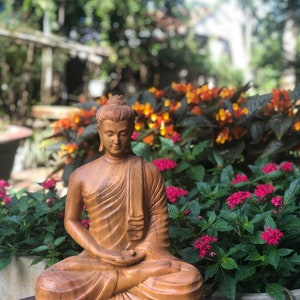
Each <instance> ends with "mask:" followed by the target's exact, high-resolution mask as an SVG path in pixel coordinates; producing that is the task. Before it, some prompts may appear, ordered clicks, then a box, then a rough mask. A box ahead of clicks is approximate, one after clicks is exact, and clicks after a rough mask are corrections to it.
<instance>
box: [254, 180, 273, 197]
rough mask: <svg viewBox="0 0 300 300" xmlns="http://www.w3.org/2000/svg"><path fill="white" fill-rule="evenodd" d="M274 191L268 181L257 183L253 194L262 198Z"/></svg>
mask: <svg viewBox="0 0 300 300" xmlns="http://www.w3.org/2000/svg"><path fill="white" fill-rule="evenodd" d="M274 191H275V188H274V186H273V185H272V184H270V183H265V184H259V185H257V187H256V188H255V190H254V195H255V196H256V197H258V198H264V197H266V196H267V195H269V194H271V193H273V192H274Z"/></svg>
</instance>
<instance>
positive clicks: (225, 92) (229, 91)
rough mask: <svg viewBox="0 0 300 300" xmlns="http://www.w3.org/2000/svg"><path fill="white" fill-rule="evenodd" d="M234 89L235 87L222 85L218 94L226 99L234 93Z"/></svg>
mask: <svg viewBox="0 0 300 300" xmlns="http://www.w3.org/2000/svg"><path fill="white" fill-rule="evenodd" d="M235 91H236V89H235V88H229V87H224V88H223V89H222V90H221V92H220V96H221V97H222V98H223V99H228V98H230V97H231V96H232V95H233V94H234V93H235Z"/></svg>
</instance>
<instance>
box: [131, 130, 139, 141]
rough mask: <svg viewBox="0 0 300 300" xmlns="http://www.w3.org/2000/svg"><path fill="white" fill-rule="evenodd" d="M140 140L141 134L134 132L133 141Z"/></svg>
mask: <svg viewBox="0 0 300 300" xmlns="http://www.w3.org/2000/svg"><path fill="white" fill-rule="evenodd" d="M138 138H139V133H138V132H137V131H134V132H133V133H132V135H131V139H132V140H133V141H136V140H137V139H138Z"/></svg>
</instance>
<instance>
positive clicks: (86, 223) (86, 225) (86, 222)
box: [81, 219, 90, 228]
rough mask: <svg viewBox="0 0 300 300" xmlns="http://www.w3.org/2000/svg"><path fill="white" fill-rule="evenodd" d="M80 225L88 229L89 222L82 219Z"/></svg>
mask: <svg viewBox="0 0 300 300" xmlns="http://www.w3.org/2000/svg"><path fill="white" fill-rule="evenodd" d="M81 224H82V225H83V226H84V227H85V228H89V227H90V220H89V219H82V220H81Z"/></svg>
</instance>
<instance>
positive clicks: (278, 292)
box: [266, 283, 285, 300]
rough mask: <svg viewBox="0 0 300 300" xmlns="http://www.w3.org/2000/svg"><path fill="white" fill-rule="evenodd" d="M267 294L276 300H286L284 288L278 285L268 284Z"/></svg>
mask: <svg viewBox="0 0 300 300" xmlns="http://www.w3.org/2000/svg"><path fill="white" fill-rule="evenodd" d="M266 292H267V293H268V295H270V296H271V297H272V298H274V299H276V300H285V294H284V288H283V287H282V286H281V285H280V284H278V283H267V285H266Z"/></svg>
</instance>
